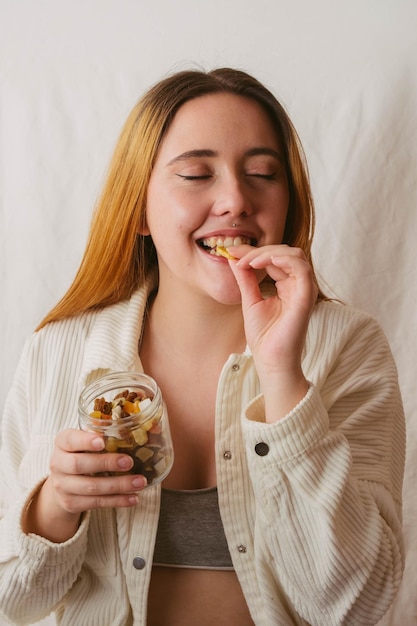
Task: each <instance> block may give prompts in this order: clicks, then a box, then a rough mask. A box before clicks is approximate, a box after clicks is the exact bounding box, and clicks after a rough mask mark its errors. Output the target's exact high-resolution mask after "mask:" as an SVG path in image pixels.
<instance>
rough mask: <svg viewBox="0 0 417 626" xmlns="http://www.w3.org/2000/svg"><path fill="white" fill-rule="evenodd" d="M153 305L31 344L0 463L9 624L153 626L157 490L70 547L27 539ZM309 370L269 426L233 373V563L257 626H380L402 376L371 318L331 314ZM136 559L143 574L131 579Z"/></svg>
mask: <svg viewBox="0 0 417 626" xmlns="http://www.w3.org/2000/svg"><path fill="white" fill-rule="evenodd" d="M146 298H147V292H146V290H143V291H139V292H137V293H136V294H135V295H134V296H133V297H132V299H131V300H130V301H129V302H124V303H120V304H118V305H115V306H112V307H109V308H107V309H105V310H102V311H97V312H92V313H88V314H85V315H83V316H81V317H80V318H75V319H71V320H66V321H64V322H60V323H56V324H51V325H49V326H47V327H46V328H45V329H43V330H42V331H41V332H39V333H37V334H36V335H34V336H33V337H31V338H30V339H29V340H28V342H27V344H26V347H25V350H24V353H23V356H22V359H21V361H20V365H19V367H18V370H17V373H16V377H15V380H14V384H13V387H12V390H11V392H10V394H9V397H8V401H7V404H6V409H5V414H4V418H3V434H2V446H3V447H2V450H1V455H0V520H1V521H0V616H1V615H3V616H5V617H6V618H8V619H10V620H12V623H13V622H14V623H16V624H25V623H30V622H33V621H36V620H38V619H39V618H41V617H42V616H45V615H47V614H48V613H49V612H50V611H52V610H54V609H56V610H57V618H58V622H59V623H60V624H62V626H74V624H77V626H78V625H80V626H129V625H131V624H134V625H135V626H145V625H146V608H147V589H148V585H149V580H150V574H151V567H152V556H153V546H154V541H155V534H156V528H157V520H158V512H159V496H160V491H159V487H155V488H152V489H149V490H146V491H145V492H143V493H142V494H141V496H140V502H139V504H138V506H137V507H135V508H134V509H129V510H125V509H121V510H118V511H108V510H106V511H93V512H92V513H91V514H87V515H86V516H85V518H84V520H83V522H82V524H81V526H80V528H79V530H78V532H77V534H76V535H75V536H74V537H73V538H72V539H71V540H70V541H68V542H65V543H63V544H60V545H55V544H52V543H51V542H48V541H46V540H44V539H41V538H39V537H36V536H25V535H24V534H23V533H22V532H21V527H20V516H21V512H22V509H23V507H24V506H25V505H26V502H27V499H28V498H30V494H31V493H32V492H33V490H34V489H36V485H37V484H39V482H40V481H42V480H43V479H44V477H45V476H46V475H47V472H48V463H49V455H50V453H51V450H52V446H53V439H54V436H55V434H56V432H57V431H59V430H61V429H63V428H67V427H76V426H77V399H78V395H79V392H80V390H81V388H82V386H83V385H84V384H85V383H86V382H89V381H90V380H92V379H93V378H95V377H97V376H98V375H100V374H102V373H105V372H106V371H108V370H110V369H111V370H117V369H132V368H133V367H138V365H137V354H136V351H137V342H138V338H139V334H140V328H141V324H142V318H143V311H144V306H145V302H146ZM135 359H136V361H135ZM303 367H304V371H305V374H306V377H307V378H308V380H309V381H310V382H311V386H310V389H309V391H308V393H307V395H306V397H305V398H304V399H303V400H302V401H301V402H300V403H299V405H298V406H296V407H294V409H293V410H292V411H291V412H290V413H289V414H288V415H287V416H286V417H285V418H283V419H281V420H280V421H278V422H276V423H275V424H265V423H264V420H263V400H262V395H261V389H260V388H259V381H258V379H257V376H256V372H255V369H254V365H253V360H252V358H251V355H250V353H249V352H246V353H245V354H243V355H231V356H230V357H229V359H228V361H227V363H226V364H225V365H224V368H223V371H222V374H221V377H220V380H219V386H218V395H217V404H216V449H215V454H216V466H217V477H218V494H219V506H220V511H221V516H222V520H223V524H224V528H225V533H226V537H227V540H228V544H229V550H230V553H231V556H232V560H233V564H234V567H235V570H236V573H237V575H238V577H239V580H240V583H241V585H242V589H243V591H244V594H245V597H246V600H247V603H248V606H249V609H250V611H251V615H252V618H253V620H254V623H255V624H256V625H257V626H275V625H278V626H290V625H294V624H297V625H302V624H303V625H305V624H313V625H316V626H337V625H339V624H351V625H354V626H360V625H362V626H365V625H371V624H376V623H377V621H378V620H379V619H380V618H381V617H382V615H383V614H384V613H385V611H386V610H387V608H388V607H389V605H390V603H391V602H392V600H393V597H394V596H395V593H396V590H397V589H398V586H399V582H400V579H401V572H402V541H401V529H400V520H401V487H402V476H403V468H404V416H403V412H402V405H401V399H400V395H399V391H398V382H397V372H396V368H395V364H394V363H393V360H392V356H391V353H390V351H389V347H388V345H387V342H386V339H385V337H384V335H383V333H382V332H381V330H380V328H379V326H378V325H377V324H376V323H375V321H374V320H373V319H372V318H370V317H369V316H367V315H365V314H363V313H361V312H359V311H355V310H352V309H349V308H348V307H344V306H342V305H339V304H335V303H321V304H319V305H317V307H316V309H315V311H314V313H313V316H312V319H311V322H310V326H309V332H308V337H307V342H306V347H305V354H304V361H303ZM259 442H263V443H264V444H266V445H267V446H268V448H267V450H268V453H267V454H266V455H264V456H259V455H258V454H257V453H256V444H258V443H259ZM137 556H141V557H142V558H143V561H144V567H143V569H135V568H134V567H133V560H134V558H135V557H137Z"/></svg>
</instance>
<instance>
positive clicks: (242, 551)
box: [237, 544, 246, 554]
mask: <svg viewBox="0 0 417 626" xmlns="http://www.w3.org/2000/svg"><path fill="white" fill-rule="evenodd" d="M237 550H238V552H240V554H245V552H246V546H244V545H242V544H240V546H238V547H237Z"/></svg>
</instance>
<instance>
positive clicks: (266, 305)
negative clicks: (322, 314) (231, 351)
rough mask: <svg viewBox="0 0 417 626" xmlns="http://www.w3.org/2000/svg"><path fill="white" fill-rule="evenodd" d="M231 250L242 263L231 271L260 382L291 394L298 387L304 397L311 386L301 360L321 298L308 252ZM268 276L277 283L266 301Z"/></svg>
mask: <svg viewBox="0 0 417 626" xmlns="http://www.w3.org/2000/svg"><path fill="white" fill-rule="evenodd" d="M229 251H230V252H231V254H233V256H236V257H237V258H238V259H239V260H238V261H230V267H231V269H232V271H233V274H234V276H235V278H236V281H237V283H238V285H239V289H240V292H241V295H242V310H243V317H244V323H245V333H246V340H247V342H248V345H249V347H250V349H251V351H252V354H253V357H254V360H255V365H256V368H257V371H258V374H259V377H260V380H261V384H262V382H263V383H264V386H266V387H267V388H268V386H269V385H270V384H271V385H275V386H276V387H277V388H281V389H283V388H286V389H287V390H288V391H289V390H290V389H291V388H292V387H294V390H295V389H300V390H303V395H304V394H305V391H306V389H307V387H308V384H307V382H306V380H305V378H304V376H303V373H302V369H301V358H302V352H303V347H304V342H305V337H306V333H307V328H308V322H309V319H310V315H311V312H312V310H313V307H314V304H315V303H316V301H317V294H318V288H317V285H316V283H315V280H314V277H313V272H312V269H311V266H310V264H309V262H308V261H307V259H306V257H305V255H304V252H303V251H302V250H301V249H299V248H292V247H290V246H287V245H270V246H264V247H261V248H252V247H249V246H236V247H234V248H230V249H229ZM266 274H268V275H269V276H270V277H271V279H272V280H273V281H274V282H275V291H274V293H273V294H272V295H271V296H270V297H267V298H265V297H264V296H263V295H262V293H261V290H260V287H259V282H260V281H261V280H262V278H263V277H264V276H265V275H266ZM289 393H290V391H289ZM300 393H302V392H301V391H300ZM296 395H297V393H296ZM298 395H299V394H298ZM299 399H301V398H299Z"/></svg>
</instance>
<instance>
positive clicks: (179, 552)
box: [153, 487, 233, 570]
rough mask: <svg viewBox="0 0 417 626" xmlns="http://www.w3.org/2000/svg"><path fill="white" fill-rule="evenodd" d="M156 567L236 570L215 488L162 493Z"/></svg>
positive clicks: (165, 490)
mask: <svg viewBox="0 0 417 626" xmlns="http://www.w3.org/2000/svg"><path fill="white" fill-rule="evenodd" d="M153 563H154V565H162V566H166V567H190V568H201V569H221V570H233V564H232V559H231V557H230V552H229V548H228V546H227V541H226V536H225V534H224V529H223V524H222V520H221V517H220V511H219V501H218V497H217V488H216V487H210V488H208V489H192V490H184V491H183V490H179V489H164V488H163V489H162V491H161V511H160V515H159V524H158V532H157V536H156V544H155V552H154V557H153Z"/></svg>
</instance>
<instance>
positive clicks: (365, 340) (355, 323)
mask: <svg viewBox="0 0 417 626" xmlns="http://www.w3.org/2000/svg"><path fill="white" fill-rule="evenodd" d="M306 346H307V350H311V349H313V350H319V349H320V351H321V352H323V351H325V352H327V353H328V354H329V355H330V354H332V353H333V354H336V353H340V352H346V351H348V352H352V353H357V354H358V353H369V351H370V350H371V349H372V350H374V349H375V350H378V351H382V352H384V353H387V354H388V353H389V352H391V349H390V346H389V343H388V340H387V337H386V335H385V331H384V330H383V328H382V325H381V324H380V322H379V320H378V319H377V318H376V317H375V316H374V315H372V314H371V313H369V312H367V311H365V310H363V309H360V308H357V307H354V306H351V305H347V304H343V303H341V302H339V301H334V300H330V301H327V300H324V301H320V302H318V303H317V304H316V306H315V307H314V310H313V313H312V315H311V318H310V323H309V328H308V333H307V341H306Z"/></svg>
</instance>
